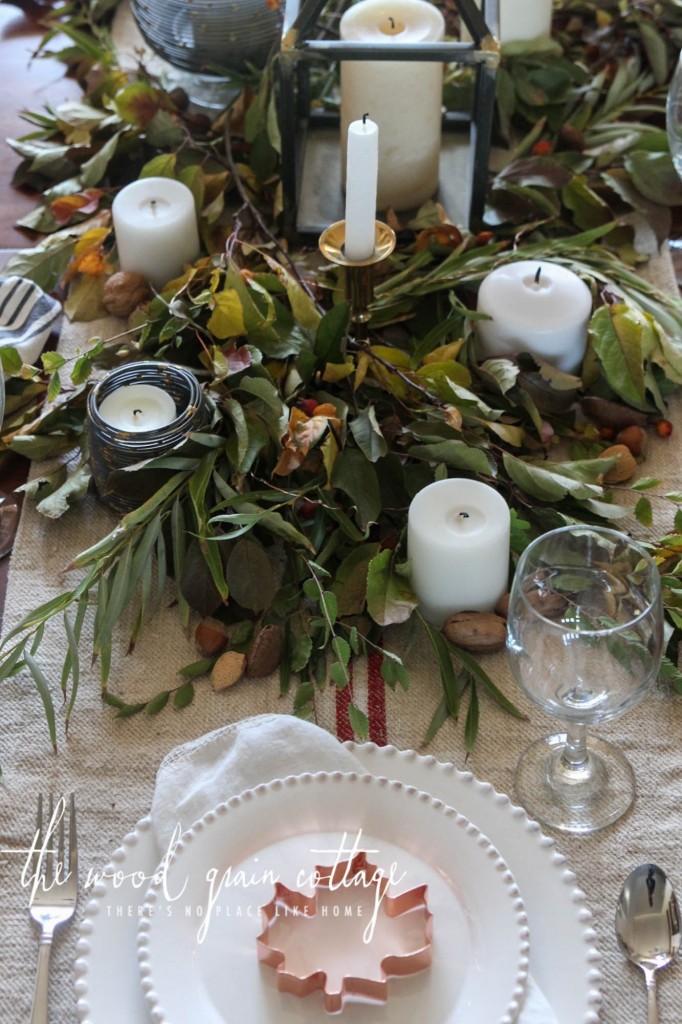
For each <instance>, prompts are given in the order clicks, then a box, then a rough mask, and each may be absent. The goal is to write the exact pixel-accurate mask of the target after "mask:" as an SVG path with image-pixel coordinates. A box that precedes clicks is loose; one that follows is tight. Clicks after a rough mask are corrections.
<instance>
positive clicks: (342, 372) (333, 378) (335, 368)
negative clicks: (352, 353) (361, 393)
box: [322, 359, 355, 384]
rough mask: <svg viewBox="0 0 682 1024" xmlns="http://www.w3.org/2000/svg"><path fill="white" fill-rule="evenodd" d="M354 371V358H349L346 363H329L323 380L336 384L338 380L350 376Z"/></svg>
mask: <svg viewBox="0 0 682 1024" xmlns="http://www.w3.org/2000/svg"><path fill="white" fill-rule="evenodd" d="M354 371H355V363H354V362H353V360H352V359H347V360H346V362H345V363H327V364H326V365H325V368H324V373H323V374H322V380H323V381H326V383H327V384H336V383H337V381H340V380H343V379H344V378H345V377H350V375H351V373H353V372H354Z"/></svg>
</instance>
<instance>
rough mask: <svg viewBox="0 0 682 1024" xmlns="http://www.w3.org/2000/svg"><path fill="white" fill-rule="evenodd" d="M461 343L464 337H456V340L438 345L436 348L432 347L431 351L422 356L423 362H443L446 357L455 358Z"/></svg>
mask: <svg viewBox="0 0 682 1024" xmlns="http://www.w3.org/2000/svg"><path fill="white" fill-rule="evenodd" d="M463 344H464V338H458V339H457V341H451V342H450V343H449V344H448V345H440V346H439V347H438V348H434V350H433V352H429V354H428V355H427V356H424V359H423V360H422V361H423V363H424V364H426V363H444V362H446V361H447V360H448V359H456V358H457V356H458V355H459V350H460V349H461V347H462V345H463Z"/></svg>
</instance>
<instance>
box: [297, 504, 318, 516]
mask: <svg viewBox="0 0 682 1024" xmlns="http://www.w3.org/2000/svg"><path fill="white" fill-rule="evenodd" d="M316 513H317V503H316V502H314V501H305V500H304V501H302V502H301V503H300V505H299V506H298V514H299V516H300V517H301V519H314V518H315V515H316Z"/></svg>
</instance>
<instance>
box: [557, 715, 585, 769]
mask: <svg viewBox="0 0 682 1024" xmlns="http://www.w3.org/2000/svg"><path fill="white" fill-rule="evenodd" d="M561 762H562V764H563V766H564V767H565V768H568V769H569V771H574V772H575V771H580V770H581V769H583V768H585V766H586V765H587V727H586V726H585V725H583V724H582V723H567V724H566V746H565V747H564V750H563V753H562V755H561Z"/></svg>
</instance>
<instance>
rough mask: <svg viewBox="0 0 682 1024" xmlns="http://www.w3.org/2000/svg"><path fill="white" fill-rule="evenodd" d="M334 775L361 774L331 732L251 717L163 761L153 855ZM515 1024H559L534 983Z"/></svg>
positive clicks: (284, 718) (283, 719) (285, 719)
mask: <svg viewBox="0 0 682 1024" xmlns="http://www.w3.org/2000/svg"><path fill="white" fill-rule="evenodd" d="M333 771H341V772H360V773H361V774H362V773H364V772H365V767H364V766H363V765H362V764H361V763H360V761H358V759H357V758H356V757H354V756H353V754H351V753H350V751H348V750H346V749H345V747H342V746H341V744H340V743H339V742H338V740H337V739H336V738H335V737H334V736H332V735H331V733H329V732H327V731H326V730H325V729H321V728H320V727H319V726H317V725H313V724H312V723H311V722H305V721H303V720H302V719H300V718H295V717H294V716H293V715H256V716H255V717H253V718H245V719H242V721H241V722H235V723H234V724H232V725H227V726H224V727H222V728H220V729H216V730H215V731H214V732H209V733H207V734H206V735H205V736H200V737H199V739H196V740H192V741H191V742H189V743H184V744H182V745H181V746H179V747H175V749H173V750H171V751H170V753H168V754H167V755H166V757H165V758H164V759H163V761H162V762H161V765H160V767H159V770H158V772H157V776H156V787H155V790H154V797H153V799H152V810H151V815H152V821H153V824H154V831H155V833H156V838H157V841H158V844H159V849H160V850H166V849H168V845H169V843H170V841H171V839H172V837H173V833H174V831H175V830H176V828H177V825H178V823H179V824H180V826H181V828H182V830H183V831H184V830H185V829H187V828H189V827H190V825H192V824H193V823H194V822H195V821H197V820H198V819H199V818H201V817H203V815H204V814H206V813H207V812H208V811H210V810H212V808H214V807H217V805H218V804H220V803H223V802H224V801H225V800H229V799H230V797H232V796H236V795H237V794H238V793H242V792H243V791H244V790H245V789H252V788H253V787H254V786H258V785H260V783H262V782H270V780H272V779H281V778H284V777H285V776H287V775H300V774H301V773H302V772H333ZM531 941H532V936H531ZM518 1024H558V1021H557V1019H556V1016H555V1014H554V1011H553V1010H552V1008H551V1007H550V1005H549V1003H548V1002H547V1000H546V999H545V997H544V995H543V994H542V992H541V990H540V989H539V988H538V986H537V984H536V983H535V982H534V981H533V979H532V978H530V979H529V983H528V990H527V993H526V1000H525V1003H524V1007H523V1010H522V1012H521V1015H520V1016H519V1019H518Z"/></svg>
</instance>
